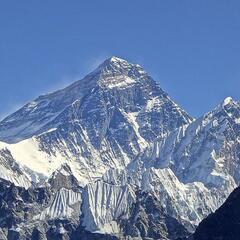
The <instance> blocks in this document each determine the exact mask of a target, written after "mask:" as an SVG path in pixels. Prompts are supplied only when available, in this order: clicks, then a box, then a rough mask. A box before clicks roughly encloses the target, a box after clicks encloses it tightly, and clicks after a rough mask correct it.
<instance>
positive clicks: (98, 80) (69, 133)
mask: <svg viewBox="0 0 240 240" xmlns="http://www.w3.org/2000/svg"><path fill="white" fill-rule="evenodd" d="M191 120H192V119H191V117H189V116H188V114H187V113H186V112H184V111H183V110H182V109H181V108H179V107H178V106H177V105H176V104H175V103H174V102H173V101H172V100H171V99H170V98H169V97H168V95H167V94H166V93H165V92H164V91H163V90H162V89H161V88H160V87H159V86H158V84H157V83H156V82H155V81H154V80H153V79H152V78H151V77H150V76H149V75H148V74H147V73H146V72H145V71H144V70H143V69H142V67H140V66H139V65H135V64H130V63H128V62H127V61H125V60H122V59H119V58H116V57H112V58H110V59H107V60H106V61H105V62H104V63H103V64H101V65H100V66H99V67H98V68H97V69H96V70H95V71H93V72H92V73H91V74H89V75H88V76H86V77H85V78H84V79H82V80H80V81H78V82H76V83H74V84H72V85H71V86H69V87H67V88H65V89H63V90H60V91H57V92H54V93H50V94H47V95H43V96H40V97H39V98H37V99H36V100H34V101H32V102H30V103H28V104H26V105H25V106H24V107H23V108H21V109H20V110H18V111H17V112H16V113H14V114H12V115H10V116H9V117H7V118H5V119H4V120H3V121H2V122H1V123H0V140H1V141H3V142H6V143H8V144H9V145H8V146H7V147H6V148H8V149H9V150H10V151H11V153H12V155H13V157H14V158H15V159H16V161H17V162H20V163H21V164H22V165H23V166H24V167H26V168H27V169H26V170H25V171H27V172H28V175H29V177H30V178H31V180H32V181H40V180H41V179H44V178H47V177H49V176H50V174H51V173H52V172H53V171H54V170H55V169H56V168H58V167H60V166H61V164H63V163H67V164H68V165H69V166H70V167H71V168H72V170H73V171H74V174H75V176H76V177H77V179H78V180H79V182H80V184H81V185H83V186H84V185H85V184H86V183H87V182H88V181H89V180H91V179H95V178H99V177H101V175H102V174H103V173H104V172H105V171H106V170H107V169H109V168H124V167H125V166H126V165H127V164H128V163H129V162H131V160H132V159H134V158H135V157H136V156H137V155H138V154H139V152H141V151H142V150H143V149H145V148H146V147H147V146H148V145H149V143H151V142H153V141H154V140H155V139H156V138H157V137H159V138H164V136H166V135H167V134H168V133H169V132H170V131H171V130H173V129H176V128H178V127H180V126H182V125H184V124H186V123H189V122H190V121H191ZM26 149H29V151H31V153H29V152H26ZM32 158H34V159H35V160H34V163H33V161H32ZM46 162H48V164H47V165H46Z"/></svg>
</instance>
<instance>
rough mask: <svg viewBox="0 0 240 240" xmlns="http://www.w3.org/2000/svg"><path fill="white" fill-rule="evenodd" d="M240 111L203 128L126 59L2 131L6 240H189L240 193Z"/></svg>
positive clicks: (0, 126) (11, 119) (204, 120)
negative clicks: (235, 191)
mask: <svg viewBox="0 0 240 240" xmlns="http://www.w3.org/2000/svg"><path fill="white" fill-rule="evenodd" d="M239 119H240V104H239V103H238V102H236V101H234V100H233V99H231V98H226V99H225V100H224V101H223V102H222V103H220V104H219V105H218V106H217V107H216V108H215V109H213V110H212V111H210V112H208V113H206V114H205V115H204V116H202V117H200V118H198V119H193V118H192V117H191V116H189V115H188V114H187V113H186V112H185V111H184V110H183V109H181V108H180V107H179V106H178V105H177V104H176V103H175V102H174V101H173V100H171V98H170V97H169V96H168V95H167V93H165V92H164V91H163V90H162V89H161V88H160V86H159V85H158V84H157V83H156V82H155V81H154V80H153V79H152V78H151V77H150V76H149V75H148V74H147V73H146V71H145V70H144V69H143V68H142V67H141V66H139V65H137V64H131V63H129V62H127V61H126V60H123V59H120V58H118V57H111V58H109V59H107V60H106V61H104V62H103V63H102V64H101V65H100V66H99V67H98V68H97V69H96V70H94V71H93V72H92V73H90V74H89V75H87V76H86V77H84V78H83V79H82V80H79V81H77V82H75V83H73V84H72V85H70V86H68V87H66V88H64V89H62V90H59V91H56V92H53V93H49V94H46V95H42V96H40V97H38V98H37V99H35V100H34V101H32V102H30V103H28V104H26V105H25V106H23V107H22V108H21V109H19V110H18V111H17V112H15V113H13V114H11V115H10V116H8V117H6V118H5V119H4V120H3V121H2V122H0V141H1V142H0V180H1V181H0V187H1V189H2V194H1V195H0V212H2V213H3V214H2V215H1V216H3V217H2V218H1V221H0V227H1V229H2V232H1V231H0V236H2V238H3V239H4V238H5V239H79V236H80V237H81V239H179V238H183V237H186V236H188V235H189V234H190V233H192V232H194V230H195V228H196V226H197V225H198V223H199V222H201V221H202V219H203V218H205V217H207V216H208V215H209V213H211V212H214V211H215V210H216V209H217V208H218V207H219V206H221V204H222V203H223V202H224V201H225V200H226V198H227V197H228V195H229V194H230V193H231V192H232V191H233V189H234V188H236V186H237V185H239V166H240V165H239V162H240V159H239V158H240V155H239V149H240V148H239V138H238V136H239V130H240V120H239Z"/></svg>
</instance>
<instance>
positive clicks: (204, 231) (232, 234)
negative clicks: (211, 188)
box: [192, 188, 240, 240]
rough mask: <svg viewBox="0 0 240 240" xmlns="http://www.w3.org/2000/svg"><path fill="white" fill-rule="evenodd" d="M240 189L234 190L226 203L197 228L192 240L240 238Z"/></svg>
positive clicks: (231, 239)
mask: <svg viewBox="0 0 240 240" xmlns="http://www.w3.org/2000/svg"><path fill="white" fill-rule="evenodd" d="M239 221H240V189H239V188H237V189H235V190H234V191H233V192H232V193H231V194H230V196H229V197H228V199H227V200H226V202H225V203H224V204H223V205H222V206H221V207H220V208H219V209H218V210H217V211H216V212H215V213H212V214H210V215H209V216H208V217H207V218H206V219H204V220H203V221H202V222H201V223H200V225H199V226H198V228H197V230H196V232H195V233H194V235H193V236H192V239H194V240H200V239H201V240H216V239H224V240H233V239H234V240H235V239H238V238H239V236H240V229H239Z"/></svg>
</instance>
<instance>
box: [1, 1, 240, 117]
mask: <svg viewBox="0 0 240 240" xmlns="http://www.w3.org/2000/svg"><path fill="white" fill-rule="evenodd" d="M0 31H1V32H0V118H2V117H3V116H5V115H6V114H8V113H9V112H12V111H14V110H16V108H17V107H19V106H21V105H22V104H24V103H26V102H27V101H29V100H31V99H33V98H35V97H37V96H38V95H40V94H42V93H46V92H49V91H53V90H55V89H58V88H61V87H63V86H66V85H67V84H69V83H71V82H73V81H75V80H77V79H80V78H81V77H83V76H84V75H85V74H86V73H88V72H89V71H91V70H93V68H94V67H96V65H98V64H99V63H100V62H102V61H103V60H104V59H105V58H107V57H109V56H111V55H116V56H119V57H122V58H125V59H127V60H129V61H131V62H136V63H139V64H141V65H143V66H144V68H145V69H146V70H147V71H148V72H149V73H150V74H151V75H152V76H153V77H154V78H155V79H156V80H157V81H158V82H159V83H160V86H161V87H162V88H163V89H164V90H166V91H167V92H168V93H169V95H170V96H171V97H172V98H173V99H174V100H175V101H176V102H177V103H178V104H179V105H180V106H182V107H183V108H184V109H185V110H186V111H188V112H189V113H190V114H191V115H192V116H194V117H198V116H200V115H201V114H202V113H204V112H206V111H208V110H210V109H211V108H213V107H214V106H215V105H217V104H218V103H219V102H220V101H222V99H223V98H225V97H226V96H232V97H233V98H235V99H237V100H238V99H239V97H240V91H239V88H240V1H239V0H231V1H229V0H175V1H173V0H121V1H113V0H101V1H99V0H94V1H93V0H87V1H80V0H71V1H66V0H48V1H47V0H45V1H30V0H22V1H19V0H9V1H1V2H0Z"/></svg>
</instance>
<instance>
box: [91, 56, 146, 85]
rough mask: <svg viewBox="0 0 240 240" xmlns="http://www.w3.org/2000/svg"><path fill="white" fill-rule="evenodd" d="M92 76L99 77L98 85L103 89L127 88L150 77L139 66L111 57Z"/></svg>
mask: <svg viewBox="0 0 240 240" xmlns="http://www.w3.org/2000/svg"><path fill="white" fill-rule="evenodd" d="M91 75H92V76H93V75H98V77H97V78H96V79H98V80H97V84H99V85H100V87H103V88H110V89H112V88H126V87H129V86H132V85H133V84H135V83H137V82H139V81H140V80H143V79H146V78H147V77H148V75H147V73H146V71H145V70H144V69H143V68H142V67H141V66H140V65H138V64H132V63H129V62H128V61H126V60H124V59H121V58H118V57H115V56H113V57H110V58H108V59H107V60H105V61H104V62H103V63H102V64H100V65H99V67H98V68H97V69H96V70H94V71H93V72H92V73H91Z"/></svg>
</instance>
